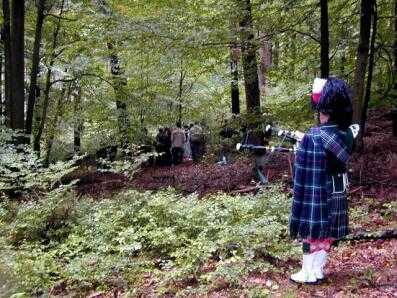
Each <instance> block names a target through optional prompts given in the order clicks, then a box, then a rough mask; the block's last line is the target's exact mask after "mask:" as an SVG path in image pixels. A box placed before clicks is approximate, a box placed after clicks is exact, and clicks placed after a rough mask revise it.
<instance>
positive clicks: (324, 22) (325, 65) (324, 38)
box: [320, 0, 329, 79]
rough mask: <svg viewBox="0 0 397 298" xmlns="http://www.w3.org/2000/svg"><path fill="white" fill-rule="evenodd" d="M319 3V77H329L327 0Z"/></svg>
mask: <svg viewBox="0 0 397 298" xmlns="http://www.w3.org/2000/svg"><path fill="white" fill-rule="evenodd" d="M320 5H321V78H323V79H326V78H328V77H329V32H328V0H320Z"/></svg>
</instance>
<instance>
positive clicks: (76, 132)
mask: <svg viewBox="0 0 397 298" xmlns="http://www.w3.org/2000/svg"><path fill="white" fill-rule="evenodd" d="M73 111H74V113H73V115H74V121H73V152H74V154H80V149H81V134H82V131H83V127H84V121H83V118H82V117H81V85H80V84H78V86H77V90H76V93H75V94H74V96H73Z"/></svg>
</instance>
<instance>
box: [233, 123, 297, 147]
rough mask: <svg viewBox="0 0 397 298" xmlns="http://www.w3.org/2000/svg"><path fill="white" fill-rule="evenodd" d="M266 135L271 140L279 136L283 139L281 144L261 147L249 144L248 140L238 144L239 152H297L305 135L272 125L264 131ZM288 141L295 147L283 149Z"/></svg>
mask: <svg viewBox="0 0 397 298" xmlns="http://www.w3.org/2000/svg"><path fill="white" fill-rule="evenodd" d="M263 132H264V134H265V135H266V136H267V137H268V138H270V137H272V136H277V137H279V138H280V139H281V142H280V144H279V145H277V146H260V145H254V144H248V143H247V138H246V140H245V141H244V142H243V143H238V144H237V145H236V149H237V151H249V152H262V153H266V152H295V150H296V148H297V146H298V145H299V142H300V141H302V139H303V136H304V133H302V132H300V131H290V130H287V129H282V128H279V127H276V126H272V125H270V124H268V125H266V127H265V128H264V129H263ZM284 141H287V142H289V143H291V144H292V145H293V147H290V148H288V147H282V146H281V144H282V143H283V142H284Z"/></svg>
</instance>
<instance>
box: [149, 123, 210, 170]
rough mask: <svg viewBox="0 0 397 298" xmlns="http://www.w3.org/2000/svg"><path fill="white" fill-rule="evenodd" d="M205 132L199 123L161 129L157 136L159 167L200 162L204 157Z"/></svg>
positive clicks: (178, 124) (179, 124)
mask: <svg viewBox="0 0 397 298" xmlns="http://www.w3.org/2000/svg"><path fill="white" fill-rule="evenodd" d="M204 148H205V132H204V130H203V128H202V127H201V126H200V124H199V123H195V124H190V125H185V126H183V127H182V124H181V123H180V122H177V123H176V126H175V127H174V128H169V127H165V128H159V131H158V133H157V136H156V152H157V153H159V154H160V155H159V157H158V159H157V161H158V164H159V165H171V164H173V165H177V164H180V163H182V162H183V161H184V160H193V162H198V161H199V160H200V158H201V157H202V156H203V155H204Z"/></svg>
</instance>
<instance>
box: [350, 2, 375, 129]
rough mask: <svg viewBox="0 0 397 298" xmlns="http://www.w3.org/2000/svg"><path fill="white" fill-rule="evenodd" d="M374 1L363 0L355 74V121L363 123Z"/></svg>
mask: <svg viewBox="0 0 397 298" xmlns="http://www.w3.org/2000/svg"><path fill="white" fill-rule="evenodd" d="M372 3H373V0H361V18H360V40H359V45H358V50H357V60H356V69H355V74H354V97H353V121H354V122H355V123H361V116H362V110H363V109H362V108H363V95H364V81H365V72H366V69H367V63H368V51H369V38H370V34H371V10H372ZM361 132H362V127H361Z"/></svg>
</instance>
